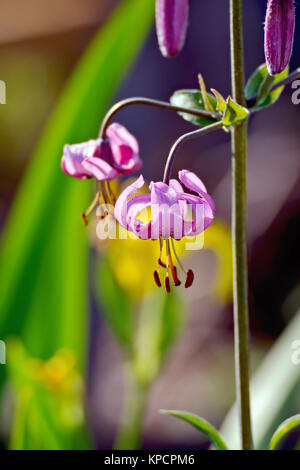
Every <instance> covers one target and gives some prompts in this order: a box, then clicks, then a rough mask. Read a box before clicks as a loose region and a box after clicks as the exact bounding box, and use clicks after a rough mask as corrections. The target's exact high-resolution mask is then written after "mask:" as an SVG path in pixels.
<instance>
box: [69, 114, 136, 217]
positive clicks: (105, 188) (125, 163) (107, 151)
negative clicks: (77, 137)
mask: <svg viewBox="0 0 300 470" xmlns="http://www.w3.org/2000/svg"><path fill="white" fill-rule="evenodd" d="M141 166H142V161H141V159H140V156H139V144H138V142H137V140H136V138H135V137H134V136H133V135H132V134H130V132H128V130H127V129H126V128H125V127H124V126H122V125H121V124H117V123H114V124H111V125H110V126H109V127H108V128H107V131H106V137H105V138H104V139H96V140H89V141H88V142H83V143H81V144H74V145H65V147H64V152H63V157H62V161H61V167H62V170H63V171H64V173H66V174H67V175H69V176H73V177H74V178H77V179H87V178H96V179H97V180H98V181H99V184H98V186H99V189H98V191H97V194H96V197H95V199H94V201H93V202H92V204H91V206H90V207H89V208H88V210H87V211H86V212H85V213H83V214H82V217H83V220H84V222H85V224H87V219H86V216H87V215H88V214H90V213H91V212H92V210H93V209H94V208H95V207H96V205H97V204H100V202H101V198H102V200H103V202H104V204H112V205H114V202H115V197H114V195H113V192H112V190H111V188H110V185H109V181H110V180H112V179H115V178H118V177H119V176H121V175H128V174H131V173H134V172H135V171H137V170H139V169H140V168H141ZM104 215H105V214H104Z"/></svg>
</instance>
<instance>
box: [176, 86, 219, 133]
mask: <svg viewBox="0 0 300 470" xmlns="http://www.w3.org/2000/svg"><path fill="white" fill-rule="evenodd" d="M207 97H208V100H209V102H210V104H211V105H212V107H213V109H214V110H215V111H216V113H217V100H216V98H215V97H214V96H213V95H212V94H210V93H207ZM170 103H171V104H173V105H175V106H182V107H185V108H189V109H198V110H202V111H205V110H206V107H205V102H204V99H203V95H202V93H201V91H200V90H178V91H175V93H174V94H173V95H172V96H171V98H170ZM178 114H179V115H180V116H181V117H182V118H183V119H185V120H186V121H189V122H191V123H193V124H195V125H196V126H200V127H201V126H208V125H209V124H213V123H214V122H217V121H218V119H210V118H205V117H199V116H193V115H192V114H187V113H178Z"/></svg>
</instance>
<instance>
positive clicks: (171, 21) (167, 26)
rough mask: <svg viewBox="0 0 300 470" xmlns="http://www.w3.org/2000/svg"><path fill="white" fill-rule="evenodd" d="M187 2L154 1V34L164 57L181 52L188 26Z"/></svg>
mask: <svg viewBox="0 0 300 470" xmlns="http://www.w3.org/2000/svg"><path fill="white" fill-rule="evenodd" d="M188 16H189V2H188V0H156V32H157V38H158V44H159V48H160V51H161V53H162V55H163V56H164V57H173V56H175V55H177V54H178V52H180V51H181V49H182V47H183V44H184V41H185V36H186V31H187V25H188Z"/></svg>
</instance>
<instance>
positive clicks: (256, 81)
mask: <svg viewBox="0 0 300 470" xmlns="http://www.w3.org/2000/svg"><path fill="white" fill-rule="evenodd" d="M288 73H289V69H288V68H286V69H285V70H284V71H283V72H281V73H279V74H278V75H276V76H275V77H274V80H273V85H275V84H276V83H278V82H280V81H281V80H283V79H284V78H285V77H287V76H288ZM267 76H268V69H267V65H266V64H262V65H260V66H259V67H258V68H257V69H256V70H255V71H254V72H253V74H252V75H251V77H250V78H249V80H248V81H247V84H246V88H245V96H246V99H247V100H251V98H253V97H257V98H258V99H259V93H260V92H261V93H262V92H264V89H263V88H261V87H262V84H263V83H264V81H265V80H266V77H267ZM283 89H284V87H283V86H281V87H278V88H276V89H275V90H273V91H272V92H271V93H268V96H267V97H266V98H265V99H263V100H261V99H259V100H258V103H256V105H255V109H262V108H265V107H266V106H270V105H272V104H273V103H275V102H276V101H277V100H278V99H279V98H280V95H281V93H282V92H283ZM261 97H262V98H263V95H262V96H261Z"/></svg>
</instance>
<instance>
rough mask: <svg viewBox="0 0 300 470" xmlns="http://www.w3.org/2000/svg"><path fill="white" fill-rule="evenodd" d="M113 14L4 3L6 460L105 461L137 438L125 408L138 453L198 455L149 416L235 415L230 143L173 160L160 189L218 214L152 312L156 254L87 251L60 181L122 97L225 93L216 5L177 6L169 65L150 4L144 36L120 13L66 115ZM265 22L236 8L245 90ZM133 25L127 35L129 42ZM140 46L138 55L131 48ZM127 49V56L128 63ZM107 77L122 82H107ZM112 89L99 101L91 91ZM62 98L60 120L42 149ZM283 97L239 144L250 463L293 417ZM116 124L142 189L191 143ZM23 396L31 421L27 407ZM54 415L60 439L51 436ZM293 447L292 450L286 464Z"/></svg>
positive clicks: (81, 200) (299, 41)
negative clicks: (180, 29)
mask: <svg viewBox="0 0 300 470" xmlns="http://www.w3.org/2000/svg"><path fill="white" fill-rule="evenodd" d="M140 1H141V2H142V1H144V0H140ZM120 3H122V2H119V1H112V0H101V1H100V0H75V1H71V0H64V1H63V2H61V1H57V0H55V1H52V2H51V4H50V3H49V2H46V1H45V0H26V2H24V1H23V2H22V1H20V0H10V1H8V0H2V2H1V15H0V79H1V80H4V81H5V82H6V86H7V97H6V100H7V103H6V104H5V105H0V141H1V146H0V182H1V184H0V223H1V230H2V233H3V243H2V245H3V248H2V255H1V258H0V260H1V276H2V277H1V280H2V282H1V284H0V285H1V286H2V287H3V289H2V294H0V297H1V302H0V307H1V313H0V338H1V339H3V340H5V341H6V342H7V364H6V365H0V368H1V370H0V372H1V390H2V405H1V416H2V419H1V428H2V429H1V432H2V446H3V447H4V448H6V447H11V448H83V447H90V446H92V447H95V448H100V449H109V448H111V447H112V446H113V445H114V442H115V439H116V435H119V437H118V442H119V443H120V442H121V441H122V442H123V444H122V445H123V446H125V447H126V439H127V437H126V436H128V435H129V436H130V435H131V434H132V433H133V434H134V432H135V431H132V429H131V424H130V420H131V419H132V417H133V416H134V414H135V412H136V410H134V409H133V410H131V412H129V416H127V415H126V416H123V415H124V411H123V410H124V406H125V405H126V403H127V400H130V397H131V398H132V397H133V402H134V401H136V403H139V400H141V401H142V403H140V405H141V409H142V410H143V411H145V416H144V425H143V432H142V434H143V438H142V444H141V445H142V447H143V448H157V449H164V448H174V449H176V448H180V449H181V448H207V446H208V441H207V440H206V438H205V437H203V436H202V435H201V434H200V433H199V432H197V431H196V430H194V429H193V428H191V427H188V425H187V424H184V423H181V422H176V421H175V420H174V418H172V417H165V416H161V415H160V414H158V410H159V409H160V408H168V409H174V408H175V409H185V410H188V411H192V412H194V413H197V414H199V415H201V416H203V417H205V418H206V419H208V420H209V421H211V422H212V423H213V424H214V425H215V426H216V427H218V428H219V427H220V426H221V423H222V422H223V420H224V418H225V416H226V414H227V412H228V410H229V409H230V407H231V405H232V404H233V403H234V397H235V389H234V387H235V386H234V352H233V324H232V295H231V251H230V243H231V240H230V210H231V188H230V185H231V169H230V168H231V162H230V142H229V137H228V135H226V134H225V133H221V132H219V133H216V134H214V135H211V136H207V137H205V138H203V139H200V140H198V141H193V142H192V143H189V144H187V145H186V147H185V148H183V149H182V150H181V151H180V152H179V154H178V157H177V161H176V163H175V168H174V174H175V173H176V171H178V170H180V169H181V168H189V169H191V170H192V171H194V172H196V173H197V174H199V176H200V177H201V178H203V179H204V181H205V183H206V185H207V187H208V189H209V192H210V193H211V194H212V195H213V197H214V199H215V202H216V210H217V220H216V223H215V226H213V227H212V229H211V231H209V230H208V231H207V234H205V249H204V250H202V251H201V252H196V253H193V254H192V255H191V254H190V253H189V254H188V256H187V257H186V261H185V262H186V263H187V264H189V265H190V266H191V267H193V269H194V271H195V272H196V273H197V274H196V282H195V283H194V286H193V288H191V289H190V291H189V292H188V296H187V295H185V294H186V292H184V289H183V290H182V289H178V292H176V297H174V298H173V297H172V300H171V301H168V305H167V306H166V304H165V303H166V300H165V299H164V298H163V299H162V298H161V296H160V295H159V296H158V297H157V292H156V291H155V290H153V289H152V285H151V284H150V283H149V282H148V281H149V279H151V276H152V270H153V268H152V265H153V259H156V257H157V251H156V249H157V247H154V246H153V244H152V242H149V243H150V244H151V246H150V245H149V244H148V245H147V246H144V245H143V246H142V245H141V246H139V248H138V249H137V248H136V246H135V244H136V243H139V242H134V245H133V246H132V245H131V244H130V243H127V244H126V243H125V242H124V243H123V244H122V243H121V242H119V241H116V242H115V244H113V243H103V242H102V243H101V242H99V241H97V240H96V238H95V236H94V228H95V226H94V224H93V223H91V224H90V227H89V228H88V229H87V230H86V229H84V228H83V227H82V226H81V220H80V213H81V212H82V210H84V209H85V206H86V205H87V204H88V201H89V198H90V197H91V196H92V190H93V187H92V186H91V185H90V183H89V182H88V183H87V182H82V181H78V182H75V183H73V182H72V183H70V182H69V179H68V178H67V177H66V176H65V175H62V174H60V167H59V149H61V150H62V144H63V143H67V142H68V143H69V142H71V141H73V142H76V141H81V140H86V139H87V138H91V137H94V136H95V135H96V129H97V128H98V127H99V125H100V122H101V118H102V117H103V113H104V110H105V108H106V107H107V106H108V105H109V103H110V104H113V103H114V102H115V101H117V100H119V99H122V98H125V97H129V96H147V97H153V98H157V99H161V100H168V99H169V97H170V96H171V95H172V93H173V92H174V91H175V90H177V89H180V88H197V86H198V83H197V74H198V73H199V72H201V73H202V74H203V76H204V78H205V81H206V85H207V87H208V88H216V89H217V90H219V91H220V92H221V93H222V94H223V95H225V96H226V95H228V94H229V93H230V58H229V28H228V5H227V2H220V0H211V1H210V2H199V1H197V0H191V1H190V4H191V15H190V24H189V31H188V36H187V41H186V45H185V48H184V50H183V52H182V53H181V54H180V55H179V56H178V57H177V58H175V59H173V60H166V59H164V58H162V56H161V55H160V52H159V50H158V46H157V41H156V36H155V31H154V28H153V26H151V27H150V29H149V34H148V35H147V34H146V30H147V28H148V23H149V24H150V21H151V13H150V10H151V8H152V7H151V8H150V7H149V3H153V8H154V1H152V0H147V1H146V3H147V6H146V5H145V6H144V7H145V16H147V18H148V19H145V18H144V19H143V20H141V17H142V12H141V11H140V10H139V9H138V8H136V9H134V8H133V7H132V5H133V2H132V4H131V6H130V5H129V6H128V5H125V7H123V9H124V11H125V9H126V8H128V9H129V8H131V10H132V11H131V15H130V18H129V19H128V18H127V17H126V14H124V11H123V15H124V17H122V18H121V16H120V18H121V20H120V23H121V24H122V25H123V26H122V28H123V30H122V34H119V36H118V37H117V36H116V40H115V43H114V45H113V47H111V50H110V55H108V51H107V50H106V49H105V46H101V47H100V46H99V54H98V53H96V46H95V47H94V49H93V53H92V52H90V53H89V54H90V55H89V58H90V60H89V62H88V64H87V62H86V63H85V64H86V65H85V66H84V67H83V66H81V65H79V67H81V74H80V77H79V76H78V77H77V79H76V81H74V80H73V79H72V78H71V80H73V82H72V87H73V88H72V93H71V92H69V94H68V95H67V97H66V92H65V91H64V90H65V87H66V86H68V85H67V84H68V83H69V80H70V77H72V74H73V73H74V70H75V69H76V67H77V66H78V63H79V61H80V58H81V57H82V55H83V54H84V53H86V52H85V51H87V49H88V48H89V45H90V43H91V42H92V41H93V38H94V37H95V36H97V35H99V29H100V34H101V31H102V30H104V32H105V34H106V36H105V37H104V39H102V40H103V42H104V43H105V41H106V43H107V44H109V43H110V42H112V38H111V37H112V36H113V35H114V34H117V33H118V27H117V26H115V30H113V32H112V33H110V34H109V33H108V30H107V28H108V26H107V25H108V24H109V18H110V17H111V15H112V13H113V12H114V11H115V8H117V7H119V4H120ZM135 3H137V2H135ZM127 4H130V2H127ZM265 7H266V2H264V1H259V0H256V1H251V2H244V10H245V16H244V26H245V57H246V59H245V66H246V76H247V77H249V76H250V74H251V73H252V71H253V70H254V69H255V68H256V67H257V66H258V65H259V64H261V63H262V62H263V61H264V55H263V22H264V14H265ZM140 8H141V7H140ZM147 8H148V10H149V11H146V10H147ZM135 15H136V17H135ZM124 21H127V22H128V23H127V24H126V23H124ZM143 21H144V23H143ZM137 24H142V26H140V30H141V32H140V33H136V34H137V37H136V38H135V37H134V33H133V32H132V31H133V29H134V28H135V27H136V25H137ZM144 24H145V26H143V25H144ZM143 28H144V29H143ZM142 29H143V31H142ZM143 36H145V38H146V39H145V41H144V42H143V40H142V39H143ZM97 37H98V36H97ZM96 41H97V39H96ZM137 41H139V42H141V44H142V47H141V50H139V48H137V46H134V45H132V44H136V43H137ZM98 42H99V41H98ZM126 47H128V48H131V49H132V51H134V52H132V53H129V52H128V57H127V56H126V54H127V52H126V51H127V49H126ZM135 47H136V50H134V49H135ZM105 54H106V56H105ZM122 54H123V56H124V57H122ZM134 54H136V58H135V60H133V61H131V59H132V58H133V55H134ZM104 56H105V58H103V57H104ZM299 56H300V28H298V27H297V28H296V38H295V46H294V53H293V58H292V61H291V69H292V70H293V69H294V68H296V67H297V66H299ZM98 59H99V63H100V62H101V64H100V65H101V67H103V70H102V69H101V70H100V65H99V70H98V72H97V73H99V75H101V80H102V82H101V81H100V79H99V85H98V83H97V79H96V77H97V74H96V72H95V73H94V75H93V77H94V78H93V79H91V78H90V79H87V78H86V77H89V76H92V72H91V70H92V68H93V67H95V70H96V68H97V67H98V65H97V61H98ZM122 61H124V66H123V65H122V66H121V65H120V66H119V65H118V64H121V63H122ZM126 62H127V63H128V64H129V63H130V67H125V64H126ZM95 64H96V65H95ZM125 72H126V73H125ZM75 73H76V72H75ZM110 73H111V74H112V77H110ZM88 80H89V82H88ZM110 80H112V82H113V84H112V85H111V89H109V90H106V89H105V86H106V85H107V82H108V81H110ZM87 82H88V84H87ZM101 87H103V90H102V89H101ZM113 87H114V89H112V88H113ZM93 90H96V91H93ZM62 93H65V94H64V95H63V96H64V98H63V100H64V101H63V102H62V104H61V105H59V106H60V110H59V111H55V113H56V114H55V115H54V117H52V120H51V124H50V130H49V128H48V131H47V132H48V133H47V136H46V137H45V134H44V137H43V140H42V142H40V138H41V135H43V131H44V128H45V126H46V123H47V122H48V119H49V117H50V116H51V115H52V112H53V110H55V109H57V108H56V106H57V103H58V102H59V100H60V97H61V95H62ZM291 94H292V90H291V88H290V87H287V88H286V90H285V91H284V93H283V95H282V98H281V100H280V101H279V102H277V103H276V104H275V105H274V107H271V108H269V109H267V110H265V111H264V112H260V113H258V114H256V115H255V116H254V117H252V118H251V120H250V126H249V162H248V246H249V295H250V323H251V332H252V337H251V345H252V352H251V359H252V363H251V364H252V373H253V374H255V372H256V371H257V376H256V378H257V380H256V383H255V397H254V404H255V406H257V409H256V411H254V417H255V419H257V422H256V428H257V430H256V434H257V435H258V437H259V439H260V443H261V445H262V446H263V445H265V444H262V443H263V442H265V440H266V439H267V437H270V434H272V432H271V431H272V430H273V431H274V430H275V428H276V425H278V424H279V423H280V421H281V420H282V419H284V418H286V417H288V416H290V415H291V414H295V413H296V412H299V407H300V394H299V380H300V365H299V364H298V365H296V364H293V363H292V361H291V356H292V353H293V349H292V343H293V341H295V340H300V320H299V313H298V309H299V300H300V288H299V258H300V256H299V216H300V189H299V188H300V186H299V174H300V173H299V146H300V134H299V116H300V114H299V113H300V110H299V106H296V105H293V104H292V101H291ZM87 96H89V98H88V99H86V97H87ZM88 100H90V101H91V102H93V101H95V102H97V100H98V101H99V109H97V107H96V105H95V107H94V108H92V105H90V104H88V105H86V106H85V105H84V104H83V105H82V103H85V102H88ZM101 100H102V101H103V105H102V104H101V103H102V101H101ZM81 105H82V106H83V109H82V114H81V108H80V106H81ZM84 106H85V107H84ZM88 106H90V108H89V107H88ZM101 106H102V107H101ZM73 108H74V111H73ZM74 113H75V114H76V113H77V114H76V116H75V117H74V115H75V114H74ZM52 116H53V115H52ZM117 120H118V121H119V122H121V123H122V124H124V125H126V126H127V127H128V129H129V130H130V131H131V132H132V133H133V134H134V135H136V136H137V137H138V139H139V142H140V148H141V155H142V158H143V160H144V168H143V174H144V176H145V177H146V179H147V180H148V181H151V180H159V179H161V176H162V172H163V167H164V161H165V157H166V156H167V153H168V150H169V148H170V146H171V145H172V143H173V142H174V141H175V139H176V138H177V137H178V136H179V135H180V134H182V133H184V132H188V131H189V130H191V129H193V126H192V125H191V124H189V123H187V122H185V121H183V120H181V119H180V118H179V117H178V116H177V115H176V114H173V113H169V112H167V111H159V110H156V109H150V108H149V109H147V108H145V107H143V108H142V107H130V108H129V109H126V110H123V111H121V112H120V113H119V115H118V117H117ZM66 121H67V122H66ZM89 123H91V124H90V127H88V125H89ZM55 126H56V127H55ZM65 128H66V129H67V131H66V139H67V140H64V139H65V137H64V133H63V132H64V129H65ZM55 139H57V143H55V144H54V141H55ZM59 139H60V140H59ZM68 139H69V140H68ZM38 142H40V144H39V147H38V150H37V151H35V149H36V146H37V143H38ZM45 149H47V151H45ZM33 154H34V156H33V157H32V155H33ZM54 163H55V165H54ZM51 165H52V166H51ZM50 166H51V168H50ZM24 181H25V183H24ZM121 184H124V182H123V183H121ZM47 185H49V188H48V186H47ZM70 185H73V186H70ZM75 186H76V189H74V190H73V188H75ZM67 187H68V191H69V192H68V194H67V193H66V191H65V188H67ZM24 188H25V189H24ZM47 188H48V189H47ZM70 188H72V189H70ZM14 201H17V202H14ZM69 219H70V220H71V222H70V220H69ZM7 226H8V228H5V227H7ZM56 240H57V243H56ZM147 243H148V242H147ZM141 244H143V242H141ZM79 292H80V295H81V297H80V300H79V299H78V298H77V295H79ZM174 295H175V294H174ZM178 305H180V307H179V306H178ZM155 309H157V311H160V309H161V311H162V315H165V313H164V312H165V311H166V310H167V318H168V321H166V320H165V317H163V318H162V322H163V323H164V327H162V326H160V327H158V326H157V323H155V322H157V318H156V319H155V318H154V314H153V311H155ZM79 310H80V313H78V311H79ZM66 311H67V312H68V313H67V314H66ZM128 312H129V313H128ZM65 316H66V318H67V319H66V320H65ZM169 317H170V318H171V320H170V318H169ZM175 317H176V322H175V323H176V325H174V318H175ZM132 318H133V320H132ZM152 323H155V325H153V324H152ZM169 323H170V325H169ZM130 328H132V331H129V330H130ZM159 328H165V330H166V331H163V333H162V332H161V330H159ZM175 330H176V331H175ZM153 332H154V333H153ZM155 334H157V335H158V336H159V337H160V340H161V335H162V336H163V338H167V339H165V340H164V341H165V343H168V344H167V346H168V347H166V348H164V347H162V346H161V342H160V343H159V344H160V346H159V348H161V349H162V350H163V351H162V350H161V349H160V350H159V352H158V349H159V348H158V346H157V344H156V345H154V346H153V341H151V340H152V339H153V337H154V339H155ZM164 335H165V336H164ZM282 335H283V336H282ZM128 336H130V337H133V343H134V344H135V347H134V350H135V353H136V351H140V352H138V353H136V356H135V357H134V359H133V360H132V357H131V353H130V352H129V353H128V349H126V348H127V346H128V344H127V343H126V341H127V339H128V338H127V337H128ZM58 338H59V340H58ZM124 338H125V339H124ZM278 338H280V339H279V342H278ZM282 338H283V339H282ZM160 340H159V341H160ZM159 341H158V342H159ZM154 342H155V341H154ZM162 342H163V341H162ZM124 344H125V348H124ZM155 348H156V349H155ZM129 349H130V348H129ZM165 349H166V350H167V351H165ZM131 352H132V351H131ZM165 352H166V353H165ZM270 354H271V356H269V355H270ZM158 356H159V357H158ZM266 358H267V360H268V361H269V362H268V366H266V365H265V361H266ZM128 362H129V363H131V365H129V366H128ZM132 363H133V364H135V366H133V369H134V370H137V371H139V372H137V374H140V377H144V378H145V377H146V378H145V381H144V385H145V383H146V384H147V385H146V386H145V387H144V388H146V389H147V390H146V392H145V390H144V392H143V397H142V398H141V397H140V395H139V394H138V395H137V396H136V395H135V393H138V392H137V390H136V389H134V388H133V389H132V388H131V385H130V383H131V382H130V381H129V376H130V373H128V372H127V370H128V368H129V369H130V370H131V369H132ZM262 371H263V372H262ZM131 373H132V370H131ZM134 380H135V379H134ZM134 380H133V381H134ZM150 384H151V386H150ZM148 386H149V387H148ZM36 396H38V403H39V405H38V406H37V405H36V404H33V403H36ZM126 396H127V399H126ZM269 403H272V406H271V407H270V406H269ZM267 405H268V406H267ZM130 406H133V405H132V403H131V405H130ZM57 407H58V408H59V410H60V413H59V415H60V418H59V419H61V421H59V422H56V421H55V420H56V418H55V419H54V415H55V410H56V409H57ZM125 414H126V412H125ZM138 421H139V419H137V422H136V423H135V425H136V427H137V428H138V427H139V424H138ZM120 422H123V426H122V430H121V437H120V431H119V432H118V429H119V428H120ZM61 423H63V424H61ZM228 423H229V424H228ZM234 423H235V422H234V420H233V423H232V422H230V419H229V421H227V427H226V429H225V428H224V432H225V433H226V435H227V434H228V435H231V436H234V435H235V433H236V425H235V424H234ZM59 429H63V431H61V432H59V431H58V430H59ZM40 435H42V436H43V437H42V438H40ZM124 435H125V437H124ZM297 438H299V435H297V433H295V434H293V435H292V436H291V438H290V439H289V440H288V442H286V443H285V446H286V448H290V447H292V446H294V445H295V444H296V442H297ZM132 439H133V440H134V438H132V435H131V437H130V442H132ZM228 439H230V438H229V437H228ZM231 439H232V442H233V443H234V442H235V441H234V439H235V438H234V437H231ZM124 442H125V444H124ZM122 445H121V444H120V446H122ZM128 445H130V444H128ZM232 445H234V444H232Z"/></svg>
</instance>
